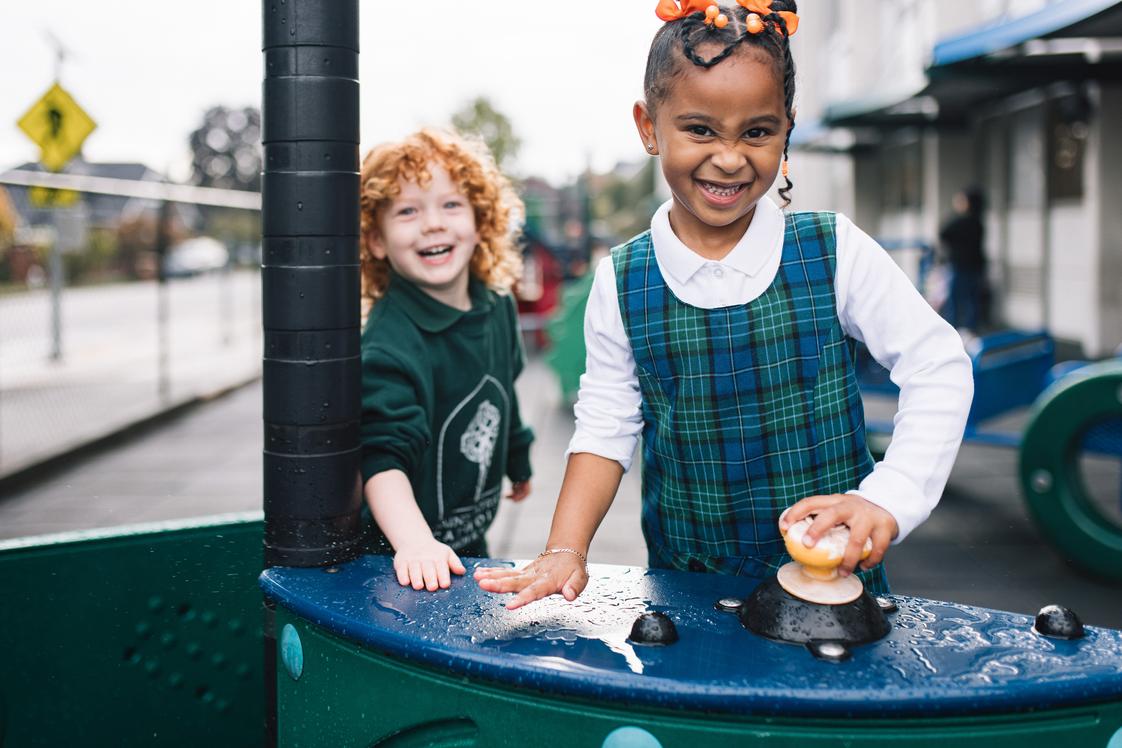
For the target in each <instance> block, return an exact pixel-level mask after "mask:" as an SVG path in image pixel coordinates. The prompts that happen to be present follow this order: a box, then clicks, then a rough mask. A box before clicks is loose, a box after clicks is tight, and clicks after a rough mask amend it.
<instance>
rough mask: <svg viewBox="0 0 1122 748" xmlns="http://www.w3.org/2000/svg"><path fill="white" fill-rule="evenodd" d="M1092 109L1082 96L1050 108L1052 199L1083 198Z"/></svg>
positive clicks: (1049, 184)
mask: <svg viewBox="0 0 1122 748" xmlns="http://www.w3.org/2000/svg"><path fill="white" fill-rule="evenodd" d="M1088 119H1089V108H1088V106H1087V100H1086V98H1084V97H1083V96H1082V95H1079V94H1073V95H1070V96H1065V97H1063V98H1059V99H1054V100H1053V101H1052V102H1051V105H1050V106H1049V108H1048V197H1049V199H1051V200H1070V199H1079V198H1081V197H1083V154H1084V151H1085V150H1086V145H1087V121H1088Z"/></svg>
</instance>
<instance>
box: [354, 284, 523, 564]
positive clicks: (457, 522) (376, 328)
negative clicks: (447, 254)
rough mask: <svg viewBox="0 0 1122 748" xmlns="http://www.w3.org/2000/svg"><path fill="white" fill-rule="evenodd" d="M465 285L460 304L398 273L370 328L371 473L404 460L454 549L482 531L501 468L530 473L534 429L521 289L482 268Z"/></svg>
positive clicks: (366, 333) (366, 382) (495, 501)
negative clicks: (523, 383) (525, 378)
mask: <svg viewBox="0 0 1122 748" xmlns="http://www.w3.org/2000/svg"><path fill="white" fill-rule="evenodd" d="M468 290H469V294H470V296H471V303H472V306H471V310H470V311H467V312H464V311H460V310H458V309H455V308H453V307H450V306H447V305H445V304H442V303H441V302H439V301H437V300H436V299H434V298H432V297H431V296H429V295H428V294H426V293H424V292H423V291H421V290H420V289H419V288H417V287H416V286H414V285H413V284H411V283H409V282H408V281H406V280H404V279H403V278H401V277H400V276H398V275H393V276H392V277H391V280H390V284H389V287H388V289H387V290H386V294H385V295H384V296H383V297H382V298H381V299H379V300H378V301H377V302H376V303H375V304H374V307H373V309H371V311H370V316H369V319H368V320H367V323H366V328H365V329H364V330H363V334H362V479H363V483H364V484H365V483H366V481H368V480H369V479H370V478H371V477H372V476H374V475H376V474H377V473H380V472H383V471H385V470H391V469H394V468H397V469H399V470H401V471H402V472H404V473H405V474H406V475H407V476H408V477H409V482H410V483H411V484H412V486H413V493H414V494H415V496H416V499H417V504H418V506H420V508H421V511H422V513H423V514H424V516H425V520H426V521H427V522H428V524H429V527H430V528H432V531H433V536H434V537H435V538H436V539H437V540H439V541H440V542H442V543H446V544H448V545H449V546H451V547H452V549H453V550H456V551H459V550H460V549H462V548H465V547H468V546H476V547H478V545H479V543H480V542H481V541H482V540H483V534H484V532H486V530H487V528H488V527H490V525H491V521H492V520H493V519H494V517H495V511H496V510H497V509H498V506H499V499H500V497H501V494H502V478H503V475H504V474H505V475H506V476H507V477H509V478H510V479H511V480H512V481H523V480H527V479H529V477H530V442H532V441H533V439H534V435H533V432H532V431H531V430H530V428H529V427H528V426H525V425H523V423H522V418H521V416H520V414H519V412H518V398H517V396H516V395H515V392H514V380H515V378H516V377H517V376H518V374H519V373H520V372H521V371H522V365H523V356H522V339H521V336H520V334H519V330H518V320H517V313H516V312H515V308H514V301H513V299H512V298H511V297H509V296H500V295H498V294H496V293H494V292H493V291H491V290H489V289H488V288H487V287H486V286H485V285H484V284H483V283H481V282H480V281H478V280H477V279H475V278H474V277H473V278H471V282H470V285H469V289H468ZM379 536H381V533H380V532H377V531H376V532H375V541H376V543H377V541H378V540H380V539H381V538H380V537H379Z"/></svg>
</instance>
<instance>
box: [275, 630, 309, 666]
mask: <svg viewBox="0 0 1122 748" xmlns="http://www.w3.org/2000/svg"><path fill="white" fill-rule="evenodd" d="M280 651H281V661H282V662H283V663H284V669H285V670H287V671H288V674H289V675H290V676H292V680H300V674H301V673H303V672H304V645H303V644H301V643H300V634H299V632H297V631H296V627H295V626H293V625H292V624H291V623H286V624H285V625H284V629H283V630H282V631H281V638H280Z"/></svg>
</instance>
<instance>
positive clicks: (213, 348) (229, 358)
mask: <svg viewBox="0 0 1122 748" xmlns="http://www.w3.org/2000/svg"><path fill="white" fill-rule="evenodd" d="M51 307H52V301H51V293H50V291H49V290H47V289H38V290H25V291H12V290H8V291H7V292H6V293H4V294H3V295H2V296H0V477H2V476H5V475H10V474H12V473H14V472H17V471H19V470H21V469H23V468H26V467H28V466H30V465H33V464H35V463H37V462H41V461H43V460H45V459H48V458H50V457H53V456H55V455H58V454H60V453H64V452H66V451H68V450H71V449H74V448H76V447H78V446H80V445H82V444H84V443H87V442H89V441H91V440H94V439H97V438H99V437H102V436H104V435H106V434H109V433H112V432H114V431H117V430H119V429H121V428H123V427H126V426H128V425H131V424H133V423H136V422H138V421H141V420H144V419H146V418H148V417H150V416H152V415H155V414H157V413H160V412H162V411H166V410H168V409H170V408H172V407H174V406H176V405H178V404H181V403H184V402H188V401H191V400H193V399H196V398H199V397H205V396H207V395H210V394H213V393H216V392H219V391H222V390H224V389H228V388H230V387H233V386H236V385H238V384H241V383H244V382H246V381H249V380H251V379H253V378H255V377H256V376H258V375H259V373H260V369H261V332H260V330H261V319H260V278H259V273H258V272H257V271H256V270H253V269H230V270H224V271H221V272H217V273H210V274H206V275H199V276H196V277H189V278H177V279H173V280H169V281H168V282H166V283H164V284H160V283H157V282H156V281H141V282H133V283H114V284H108V285H97V286H88V287H78V288H65V289H63V291H62V294H61V299H60V311H61V317H60V320H59V333H60V334H59V336H58V340H57V350H55V348H56V341H55V339H54V335H53V334H52V313H51ZM161 309H163V310H165V311H163V312H161Z"/></svg>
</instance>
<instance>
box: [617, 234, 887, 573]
mask: <svg viewBox="0 0 1122 748" xmlns="http://www.w3.org/2000/svg"><path fill="white" fill-rule="evenodd" d="M835 250H836V242H835V236H834V215H833V214H832V213H792V214H789V215H787V217H786V234H785V237H784V242H783V256H782V259H781V262H780V266H779V271H778V273H777V274H776V278H775V281H774V282H773V283H772V285H771V287H770V288H768V290H767V291H765V292H764V293H763V294H762V295H761V296H760V297H759V298H757V299H755V300H753V301H751V302H749V303H748V304H744V305H740V306H731V307H723V308H719V309H700V308H698V307H694V306H690V305H688V304H685V303H683V302H681V301H679V300H678V298H677V297H675V296H674V294H673V293H672V292H671V291H670V289H669V288H668V287H667V285H666V281H665V280H664V279H663V277H662V273H661V272H660V271H659V268H658V263H657V262H656V261H655V253H654V247H653V245H652V243H651V237H650V232H646V233H644V234H641V235H639V236H638V237H636V238H635V239H633V240H631V241H630V242H628V243H627V244H624V245H623V246H621V247H617V248H616V249H615V250H614V251H613V261H614V266H615V271H616V284H617V291H618V294H619V304H620V311H621V313H622V315H623V324H624V327H625V328H626V330H627V336H628V338H629V340H630V341H631V348H632V351H633V353H634V356H635V364H636V370H637V372H638V378H639V386H640V389H641V391H642V396H643V406H642V407H643V419H644V426H643V447H642V451H643V534H644V536H645V537H646V540H647V548H648V552H649V556H650V558H649V563H650V565H651V566H652V567H662V568H676V569H683V570H692V571H713V572H719V573H726V574H743V575H747V576H754V577H764V576H768V575H770V574H774V573H775V571H776V569H778V568H779V567H780V566H781V565H782V564H784V563H786V562H787V561H789V560H790V558H789V556H788V555H787V554H786V552H785V551H784V548H783V539H782V537H781V536H780V535H779V528H778V524H777V523H778V520H779V515H780V514H781V513H782V512H783V510H784V509H786V508H787V507H789V506H791V505H792V504H794V503H795V502H797V501H799V500H800V499H802V498H804V497H807V496H813V495H816V494H832V493H844V492H845V491H848V490H851V489H853V488H855V487H857V485H858V484H859V483H860V482H861V480H862V479H863V478H864V477H865V476H866V475H868V474H869V473H870V472H871V471H872V469H873V460H872V457H871V456H870V455H869V450H868V447H867V446H866V444H865V420H864V413H863V409H862V405H861V396H860V393H859V392H858V389H857V380H856V377H855V374H854V367H853V352H854V351H853V341H852V339H850V338H848V337H847V336H846V335H845V332H844V331H843V330H842V327H841V322H840V321H839V319H838V315H837V307H836V303H835V297H834V273H835V267H836V258H835ZM861 577H862V579H863V581H864V582H865V586H866V589H868V590H870V591H871V592H874V593H883V592H887V591H888V588H887V580H886V578H885V575H884V570H883V566H878V567H877V568H876V569H873V570H871V571H869V572H863V573H862V574H861Z"/></svg>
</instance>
